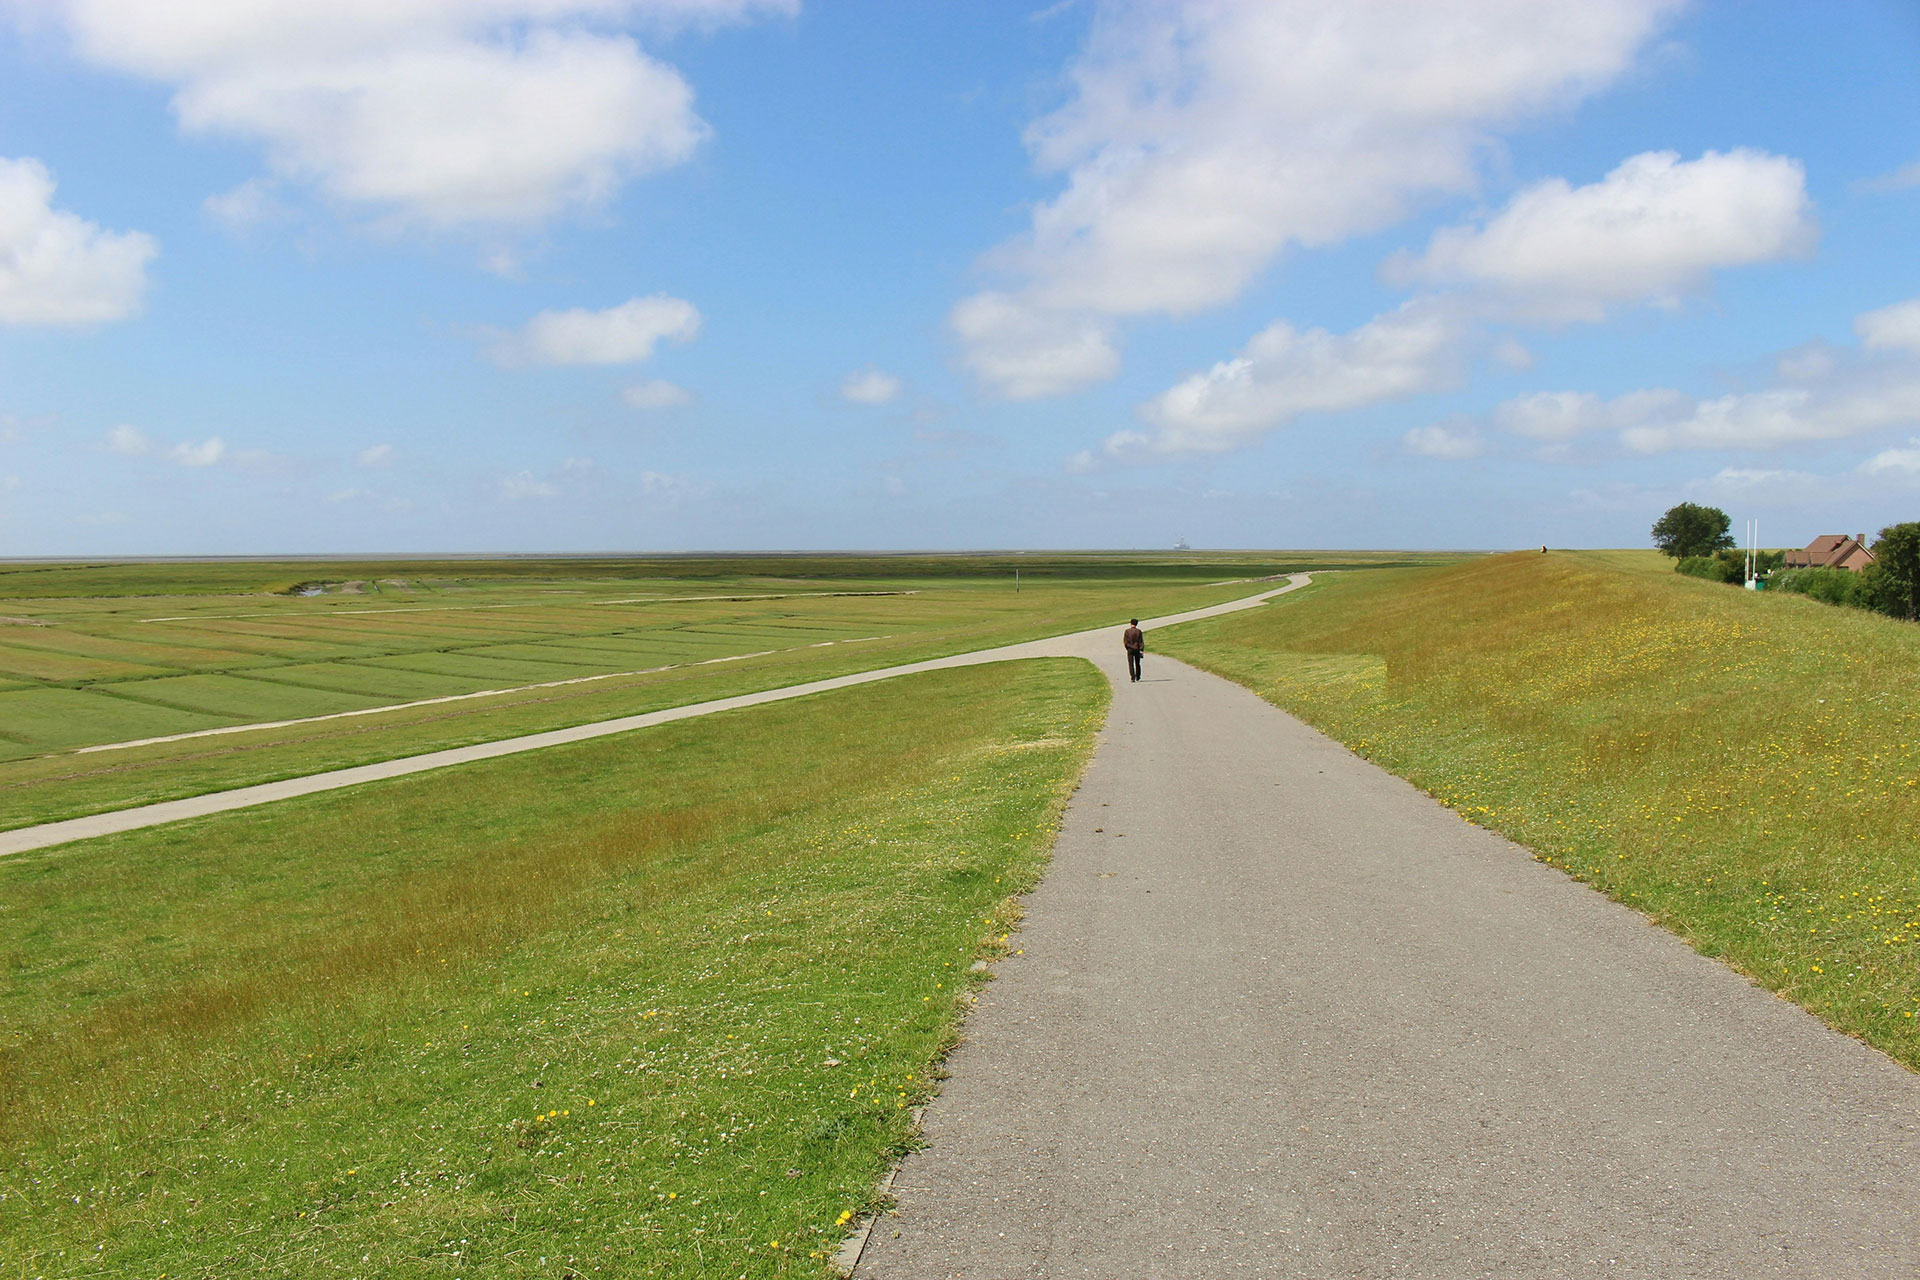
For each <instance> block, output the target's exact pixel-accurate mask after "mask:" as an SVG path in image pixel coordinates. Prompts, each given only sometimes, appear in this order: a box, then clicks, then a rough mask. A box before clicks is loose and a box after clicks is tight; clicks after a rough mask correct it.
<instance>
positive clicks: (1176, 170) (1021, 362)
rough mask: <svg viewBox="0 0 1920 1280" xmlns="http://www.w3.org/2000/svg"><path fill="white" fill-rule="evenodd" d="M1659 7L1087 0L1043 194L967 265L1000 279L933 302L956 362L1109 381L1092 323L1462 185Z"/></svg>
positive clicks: (1236, 277)
mask: <svg viewBox="0 0 1920 1280" xmlns="http://www.w3.org/2000/svg"><path fill="white" fill-rule="evenodd" d="M1676 7H1677V5H1676V4H1675V3H1674V2H1673V0H1586V2H1585V3H1581V4H1562V3H1556V2H1555V0H1473V2H1471V3H1464V4H1445V5H1437V4H1432V3H1429V2H1428V0H1299V2H1298V3H1291V4H1285V5H1281V4H1274V3H1271V2H1270V0H1213V2H1212V3H1207V4H1187V5H1166V4H1157V3H1153V2H1152V0H1108V3H1106V4H1104V5H1103V6H1102V7H1101V9H1100V11H1099V13H1098V15H1097V16H1096V18H1095V21H1094V27H1093V32H1092V35H1091V36H1090V38H1089V43H1088V46H1087V48H1086V49H1085V51H1084V52H1083V53H1082V55H1081V56H1080V57H1079V59H1078V60H1077V61H1076V63H1075V64H1074V66H1073V67H1072V69H1071V72H1070V81H1071V84H1072V86H1073V90H1072V95H1071V98H1070V100H1069V101H1068V102H1067V103H1066V104H1065V105H1064V106H1063V107H1061V108H1060V109H1059V110H1058V111H1055V112H1054V113H1052V114H1050V115H1048V116H1046V117H1044V118H1043V119H1041V120H1039V121H1037V122H1036V123H1035V124H1034V125H1033V126H1032V127H1031V128H1030V129H1029V130H1028V132H1027V144H1028V147H1029V150H1030V151H1031V152H1032V154H1033V157H1034V161H1035V163H1036V165H1037V167H1038V168H1039V169H1040V170H1041V171H1042V172H1044V173H1049V174H1058V175H1060V176H1061V178H1062V181H1063V189H1062V190H1061V191H1060V192H1059V193H1058V194H1057V195H1055V196H1054V197H1053V198H1052V199H1050V200H1047V201H1045V202H1043V203H1042V204H1041V205H1039V206H1038V207H1037V208H1036V210H1035V211H1034V214H1033V217H1032V221H1031V224H1030V226H1029V227H1028V229H1027V230H1026V231H1025V232H1024V233H1022V234H1021V235H1019V236H1017V237H1015V238H1014V239H1012V240H1011V241H1008V242H1007V243H1005V244H1003V245H1002V246H1000V248H999V249H997V250H995V251H994V252H993V253H992V254H990V255H989V256H988V258H987V259H986V261H985V264H984V265H985V266H986V267H987V268H989V269H990V270H992V271H995V272H999V273H1001V274H1003V275H1005V276H1006V277H1008V278H1009V279H1010V280H1011V281H1012V282H1013V284H1012V287H1011V288H1007V289H1002V290H1000V291H996V292H988V293H983V294H977V295H975V296H974V297H971V298H968V299H966V300H964V301H962V302H961V303H960V304H959V305H958V306H957V307H956V308H955V310H954V312H953V315H952V317H951V321H950V323H951V327H952V329H953V332H954V334H955V336H956V337H957V338H958V339H959V341H960V344H961V346H962V348H963V352H964V355H963V359H964V361H965V363H966V364H967V365H968V366H969V367H970V368H971V369H972V370H973V371H974V373H975V374H976V375H977V376H978V377H979V378H980V379H981V381H982V382H983V383H984V384H985V385H986V386H987V387H988V388H989V389H991V390H993V391H996V392H998V393H1000V394H1003V395H1012V396H1016V397H1017V396H1035V395H1047V394H1054V393H1057V392H1060V391H1066V390H1072V389H1074V388H1076V387H1081V386H1085V385H1087V384H1089V383H1091V382H1095V381H1098V380H1100V379H1103V378H1107V377H1111V376H1112V374H1113V373H1114V372H1115V370H1116V369H1117V367H1118V363H1119V361H1118V356H1117V354H1116V353H1115V351H1114V348H1113V343H1112V324H1113V322H1115V321H1117V320H1119V319H1122V318H1125V317H1130V316H1141V315H1151V314H1167V315H1184V314H1190V313H1193V312H1196V311H1199V310H1202V309H1205V308H1208V307H1213V306H1217V305H1220V304H1222V303H1224V302H1227V301H1229V300H1231V299H1232V298H1234V297H1236V296H1237V295H1238V294H1239V293H1240V291H1241V290H1242V289H1244V288H1245V287H1246V286H1247V284H1248V283H1249V282H1250V281H1252V280H1253V279H1254V278H1255V277H1256V276H1258V275H1259V274H1260V272H1262V271H1263V270H1265V269H1266V268H1267V266H1268V265H1269V264H1270V263H1271V262H1272V261H1273V260H1274V258H1275V257H1276V256H1277V255H1279V254H1280V253H1281V252H1282V251H1283V250H1284V249H1286V248H1287V247H1288V246H1303V247H1308V248H1312V247H1319V246H1326V245H1332V244H1336V243H1339V242H1341V241H1343V240H1346V239H1348V238H1349V237H1352V236H1354V235H1357V234H1361V233H1365V232H1368V231H1373V230H1377V229H1379V228H1382V227H1385V226H1389V225H1391V224H1392V223H1394V222H1396V221H1398V220H1399V219H1401V218H1403V217H1405V216H1407V215H1408V214H1409V213H1410V212H1412V211H1413V210H1414V209H1415V208H1416V207H1417V206H1418V205H1419V204H1420V203H1421V202H1423V201H1425V200H1428V199H1431V198H1433V197H1435V196H1442V195H1452V194H1459V193H1465V192H1468V191H1471V190H1472V189H1473V187H1474V185H1475V182H1476V178H1477V173H1476V160H1477V158H1478V156H1479V155H1480V154H1481V153H1482V152H1483V150H1484V148H1485V145H1486V143H1487V142H1488V141H1489V139H1490V137H1491V136H1492V132H1493V131H1494V130H1496V129H1498V128H1500V127H1502V126H1504V125H1508V124H1511V123H1513V122H1516V121H1518V120H1520V119H1523V118H1525V117H1527V116H1529V115H1531V114H1533V113H1537V112H1539V111H1542V110H1547V109H1553V108H1557V107H1563V106H1565V105H1567V104H1570V103H1572V102H1574V101H1577V100H1578V99H1579V98H1581V97H1583V96H1585V95H1587V94H1589V93H1591V92H1593V91H1594V90H1596V89H1598V88H1600V87H1601V86H1603V85H1605V84H1607V83H1609V82H1610V81H1612V80H1613V79H1615V78H1616V77H1617V76H1619V75H1620V74H1621V72H1623V71H1624V70H1626V69H1627V67H1628V66H1629V65H1630V64H1631V63H1632V61H1633V58H1634V56H1635V54H1636V53H1637V52H1638V51H1639V50H1640V49H1641V48H1642V47H1643V46H1644V45H1645V44H1646V42H1647V41H1648V39H1649V38H1650V37H1651V36H1652V35H1653V34H1654V33H1655V32H1656V31H1657V30H1658V29H1659V28H1660V26H1661V24H1662V22H1663V20H1664V19H1665V18H1666V17H1667V15H1668V14H1669V13H1670V12H1671V11H1672V10H1674V9H1675V8H1676ZM1030 341H1032V342H1037V345H1038V346H1039V347H1040V348H1041V349H1042V351H1043V353H1044V354H1042V355H1039V356H1036V357H1033V358H1022V355H1023V352H1024V351H1025V349H1026V344H1027V342H1030Z"/></svg>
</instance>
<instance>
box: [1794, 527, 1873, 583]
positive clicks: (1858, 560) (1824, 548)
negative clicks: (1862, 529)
mask: <svg viewBox="0 0 1920 1280" xmlns="http://www.w3.org/2000/svg"><path fill="white" fill-rule="evenodd" d="M1873 559H1874V557H1873V552H1871V551H1869V550H1867V535H1866V534H1864V533H1856V534H1854V535H1853V536H1852V537H1848V536H1847V535H1846V534H1844V533H1823V534H1821V535H1820V536H1819V537H1817V538H1815V539H1814V540H1813V541H1812V542H1809V543H1808V544H1807V549H1806V550H1805V551H1789V552H1787V559H1786V567H1787V568H1789V569H1846V570H1849V571H1851V572H1853V573H1859V572H1860V571H1861V570H1862V569H1864V568H1866V567H1867V566H1868V565H1870V564H1872V563H1873Z"/></svg>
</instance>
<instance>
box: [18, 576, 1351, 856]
mask: <svg viewBox="0 0 1920 1280" xmlns="http://www.w3.org/2000/svg"><path fill="white" fill-rule="evenodd" d="M1312 580H1313V579H1312V575H1310V574H1305V573H1296V574H1291V575H1289V576H1288V579H1287V582H1286V585H1284V586H1279V587H1268V588H1265V589H1263V590H1260V591H1257V592H1253V593H1251V594H1249V595H1246V596H1244V597H1242V598H1240V599H1238V600H1229V601H1227V602H1225V603H1224V604H1216V605H1209V606H1207V607H1205V608H1201V609H1191V610H1188V611H1187V612H1185V613H1178V614H1171V615H1169V616H1167V617H1164V618H1154V619H1151V620H1150V621H1148V622H1147V624H1146V625H1147V626H1148V627H1155V626H1170V625H1172V624H1174V623H1177V622H1191V621H1193V620H1194V619H1196V618H1211V617H1215V616H1217V615H1219V614H1223V613H1233V612H1236V611H1238V610H1241V609H1250V608H1252V607H1254V606H1255V605H1258V604H1263V603H1265V602H1266V601H1268V600H1270V599H1272V598H1273V597H1275V596H1279V595H1285V594H1286V593H1287V592H1289V591H1292V590H1295V589H1296V588H1299V587H1303V586H1305V585H1306V584H1307V583H1309V582H1311V581H1312ZM836 594H850V595H851V594H882V593H877V592H876V593H854V592H847V593H836ZM1120 625H1124V624H1119V625H1116V626H1113V627H1110V628H1104V629H1101V630H1098V631H1080V632H1073V633H1070V634H1067V635H1062V636H1053V637H1049V638H1047V639H1043V640H1033V641H1028V642H1026V643H1023V644H1014V645H1003V646H1000V647H998V648H992V649H979V650H975V651H974V652H972V653H959V654H953V655H950V656H948V657H944V658H934V659H931V660H929V661H926V662H913V663H907V664H904V665H901V666H894V667H879V668H876V669H874V670H871V671H860V672H855V673H854V674H852V675H845V676H836V677H834V678H832V679H828V680H813V681H809V682H807V683H805V684H796V685H789V686H787V687H786V688H782V689H766V690H762V691H761V692H759V693H747V694H741V695H739V696H738V697H732V698H716V699H714V700H712V701H709V702H696V703H689V704H687V705H685V706H679V707H668V708H666V709H665V710H662V711H650V712H647V713H645V714H643V715H634V716H620V717H618V718H616V719H611V720H599V721H595V722H593V723H591V724H582V725H574V726H572V727H571V728H566V729H554V730H550V731H548V732H546V733H531V734H525V735H522V736H520V737H515V738H502V739H499V740H497V741H494V742H482V743H476V744H475V745H473V746H469V747H451V748H448V749H447V750H444V751H430V752H425V753H423V754H421V755H416V756H402V757H399V758H397V759H393V760H382V761H379V762H378V763H375V764H367V765H356V766H354V767H352V768H347V769H332V770H328V771H326V772H324V773H312V774H307V775H306V776H304V777H299V778H287V779H283V780H281V781H279V782H266V783H261V784H259V785H257V786H251V787H236V788H233V789H231V790H227V791H212V792H208V793H206V794H204V795H197V796H189V797H187V798H185V799H181V800H165V801H161V802H159V803H157V804H147V805H139V806H136V807H133V808H127V809H115V810H112V811H110V812H107V813H98V814H92V815H89V816H87V817H84V818H69V819H66V820H65V821H61V822H46V823H41V824H39V825H37V826H31V827H16V828H14V829H13V830H11V831H0V857H5V856H6V855H8V854H14V853H25V852H26V851H28V850H30V849H45V848H48V847H50V846H53V845H59V844H68V843H71V842H72V841H75V840H90V839H93V838H94V837H97V836H104V835H113V834H115V833H117V832H121V831H137V830H139V829H141V828H143V827H155V826H160V825H162V824H165V823H170V822H180V821H183V820H185V819H188V818H201V817H206V816H207V815H209V814H215V813H224V812H226V811H228V810H230V809H246V808H251V807H252V806H254V805H260V804H271V803H273V802H274V801H276V800H287V799H291V798H293V797H294V796H305V795H312V794H314V793H315V792H319V791H335V790H338V789H340V788H342V787H357V786H363V785H365V784H366V783H369V782H379V781H382V780H384V779H387V778H399V777H405V776H406V775H408V774H412V773H423V772H426V771H427V770H429V769H446V768H451V767H453V766H456V765H462V764H469V763H471V762H473V761H475V760H491V759H494V758H495V757H497V756H508V755H517V754H519V753H520V752H523V751H539V750H541V749H543V748H546V747H553V746H559V745H561V744H563V743H568V742H584V741H586V740H587V739H589V738H602V737H605V736H607V735H608V734H614V733H631V732H632V731H633V730H635V729H646V728H650V727H651V726H653V725H658V724H668V723H671V722H672V721H675V720H687V719H691V718H693V717H695V716H705V715H712V714H713V713H714V712H716V711H733V710H737V709H739V708H741V707H753V706H759V705H760V704H762V703H767V702H781V701H784V700H786V699H788V698H804V697H807V696H808V695H810V694H816V693H825V692H828V691H830V690H833V689H845V688H848V687H850V686H852V685H857V684H870V683H872V682H873V681H875V680H890V679H893V678H894V677H895V676H903V675H912V674H914V673H916V672H921V671H939V670H944V669H948V668H952V667H966V666H977V665H979V664H980V663H984V662H1009V661H1014V660H1016V659H1020V658H1047V657H1079V656H1084V655H1086V654H1089V653H1093V652H1096V651H1104V650H1105V649H1108V648H1114V647H1117V646H1118V645H1119V643H1120V641H1119V639H1118V637H1119V634H1120ZM288 723H294V722H291V721H289V722H288ZM262 727H265V726H262Z"/></svg>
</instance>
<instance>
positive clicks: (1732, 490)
mask: <svg viewBox="0 0 1920 1280" xmlns="http://www.w3.org/2000/svg"><path fill="white" fill-rule="evenodd" d="M1689 487H1690V488H1692V489H1694V490H1696V491H1698V492H1700V493H1702V494H1704V495H1706V496H1708V497H1711V498H1716V499H1718V500H1720V501H1723V502H1729V503H1733V502H1738V503H1743V504H1746V505H1748V507H1749V508H1751V507H1752V506H1753V505H1756V504H1765V505H1773V506H1794V505H1798V504H1803V503H1808V502H1815V501H1819V500H1822V499H1825V498H1829V497H1835V496H1843V495H1840V494H1838V493H1836V490H1838V489H1839V488H1840V486H1839V485H1837V484H1836V483H1835V482H1834V480H1833V479H1832V478H1831V477H1829V476H1817V475H1811V474H1809V473H1808V472H1805V471H1784V470H1779V469H1772V468H1761V467H1722V468H1721V469H1720V470H1719V471H1717V472H1716V473H1714V475H1712V476H1711V477H1709V478H1708V479H1706V480H1704V481H1700V482H1697V483H1695V484H1694V485H1691V486H1689Z"/></svg>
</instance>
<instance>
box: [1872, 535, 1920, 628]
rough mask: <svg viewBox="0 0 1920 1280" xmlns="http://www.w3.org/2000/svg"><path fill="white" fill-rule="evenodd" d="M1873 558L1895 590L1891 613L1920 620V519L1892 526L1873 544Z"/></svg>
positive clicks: (1890, 593)
mask: <svg viewBox="0 0 1920 1280" xmlns="http://www.w3.org/2000/svg"><path fill="white" fill-rule="evenodd" d="M1873 558H1874V561H1875V563H1876V564H1878V565H1879V566H1880V572H1881V574H1883V575H1884V576H1885V577H1886V580H1887V586H1888V587H1889V588H1890V589H1891V590H1890V591H1889V595H1890V596H1891V597H1892V599H1891V601H1890V603H1891V604H1892V605H1893V608H1892V609H1890V610H1889V611H1888V612H1890V613H1892V614H1893V615H1894V616H1895V617H1905V618H1920V520H1909V521H1907V522H1906V523H1905V524H1890V525H1888V526H1887V527H1886V528H1884V529H1882V530H1881V531H1880V536H1879V537H1877V538H1875V539H1874V542H1873Z"/></svg>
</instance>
